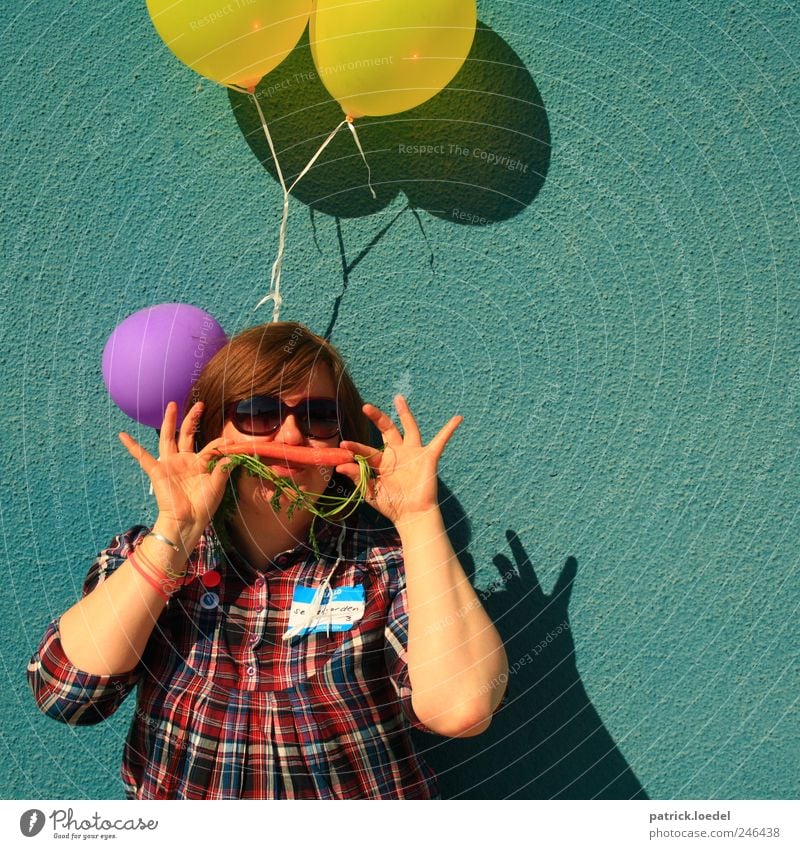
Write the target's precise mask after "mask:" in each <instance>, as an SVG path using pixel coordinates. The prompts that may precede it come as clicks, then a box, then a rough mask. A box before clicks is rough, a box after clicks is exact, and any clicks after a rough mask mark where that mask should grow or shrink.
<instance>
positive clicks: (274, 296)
mask: <svg viewBox="0 0 800 849" xmlns="http://www.w3.org/2000/svg"><path fill="white" fill-rule="evenodd" d="M259 111H260V110H259ZM345 123H346V121H342V122H341V123H340V124H339V125H338V126H337V127H336V128H335V129H334V130H332V131H331V132H330V134H329V135H328V138H326V139H325V141H324V142H323V143H322V144H321V145H320V148H319V150H318V151H317V152H316V153H315V154H314V155H313V156H312V157H311V159H310V160H309V161H308V164H307V165H306V166H305V168H303V170H302V171H301V172H300V173H299V174H298V175H297V177H295V179H294V181H293V182H292V184H291V186H289V188H288V189H287V188H286V186H285V184H284V185H283V213H282V215H281V228H280V232H279V234H278V255H277V257H276V258H275V262H274V263H273V264H272V274H271V275H270V282H269V294H268V295H265V296H264V297H263V298H262V299H261V300H260V301H259V302H258V303H257V304H256V305H255V307H254V308H253V309H254V310H257V309H258V308H259V307H260V306H261V305H262V304H265V303H266V302H267V301H272V303H273V309H272V320H273V321H278V320H279V319H280V311H281V304H282V303H283V299H282V298H281V269H282V268H283V255H284V251H285V249H286V225H287V222H288V220H289V195H290V193H291V192H292V190H293V189H294V187H295V186H296V185H297V184H298V183H299V182H300V180H302V179H303V177H305V175H306V174H307V173H308V172H309V171H310V170H311V168H312V167H313V166H314V163H315V162H316V161H317V160H318V159H319V157H320V156H321V155H322V152H323V151H324V150H325V148H326V147H327V146H328V145H329V144H330V143H331V142H332V141H333V138H334V136H335V135H336V133H338V132H339V130H341V128H342V125H343V124H345Z"/></svg>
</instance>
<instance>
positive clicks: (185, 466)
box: [119, 401, 230, 551]
mask: <svg viewBox="0 0 800 849" xmlns="http://www.w3.org/2000/svg"><path fill="white" fill-rule="evenodd" d="M202 415H203V403H202V401H198V402H197V403H196V404H195V405H194V406H193V407H192V408H191V409H190V410H189V412H188V414H187V415H186V417H185V418H184V420H183V422H182V424H181V428H180V433H179V434H178V437H177V440H176V438H175V432H176V424H177V420H178V405H177V404H176V403H175V402H174V401H170V402H169V404H168V405H167V409H166V411H165V413H164V421H163V424H162V426H161V434H160V437H159V443H158V451H159V458H158V459H156V458H155V457H153V455H152V454H150V453H149V452H148V451H146V450H145V449H144V448H142V446H141V445H139V443H138V442H137V441H136V440H135V439H134V438H133V437H132V436H130V435H129V434H127V433H125V432H124V431H123V432H121V433H120V434H119V439H120V442H122V444H123V445H124V446H125V447H126V448H127V449H128V451H129V452H130V453H131V455H132V456H133V457H134V458H135V459H136V460H138V462H139V465H140V466H141V467H142V470H143V471H144V473H145V474H146V475H147V476H148V477H149V478H150V481H151V482H152V484H153V494H154V495H155V498H156V503H157V504H158V524H159V525H161V526H171V527H174V528H175V531H176V532H177V533H178V534H180V536H181V538H182V540H183V544H184V547H185V548H186V549H187V550H188V551H191V550H192V548H193V547H194V545H195V544H196V542H197V540H199V539H200V536H201V535H202V533H203V530H204V528H205V527H206V525H208V523H209V522H210V521H211V519H212V517H213V516H214V513H216V511H217V508H218V507H219V504H220V502H221V501H222V496H223V495H224V493H225V485H226V483H227V482H228V472H227V471H226V469H227V466H228V465H229V463H230V461H229V460H228V459H227V458H225V457H223V458H222V459H221V460H220V461H219V462H218V463H217V464H216V465H215V466H214V469H213V470H212V471H211V472H209V471H208V469H207V467H208V462H209V460H211V459H212V458H213V457H214V456H215V453H214V448H215V447H216V446H217V445H219V444H221V443H222V442H223V439H222V438H221V437H220V438H218V439H212V440H211V442H209V443H208V445H206V446H205V447H204V448H203V449H201V450H200V451H199V452H195V450H194V448H195V446H194V431H195V429H196V427H197V425H198V423H199V421H200V417H201V416H202Z"/></svg>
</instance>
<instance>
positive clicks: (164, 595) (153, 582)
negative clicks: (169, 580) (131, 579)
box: [128, 552, 169, 601]
mask: <svg viewBox="0 0 800 849" xmlns="http://www.w3.org/2000/svg"><path fill="white" fill-rule="evenodd" d="M128 562H129V563H130V564H131V566H133V568H134V569H135V570H136V571H137V572H138V573H139V574H140V575H141V576H142V577H143V578H144V579H145V581H147V583H148V584H150V586H151V587H152V588H153V589H154V590H155V591H156V592H157V593H158V594H159V595H160V596H161V598H163V599H164V601H169V594H168V593H167V592H165V590H164V588H163V587H162V586H161V584H159V583H158V581H156V579H155V578H153V577H152V576H151V575H150V574H149V573H147V572H145V570H144V569H143V568H142V567H141V566H140V565H139V563H138V562H137V561H136V559H135V558H134V556H133V552H131V553H130V554H129V555H128Z"/></svg>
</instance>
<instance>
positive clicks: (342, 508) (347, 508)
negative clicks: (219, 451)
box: [208, 454, 371, 557]
mask: <svg viewBox="0 0 800 849" xmlns="http://www.w3.org/2000/svg"><path fill="white" fill-rule="evenodd" d="M222 456H226V457H227V458H228V460H229V463H228V465H227V470H228V471H229V472H230V479H229V481H228V484H227V486H226V487H225V494H224V495H223V497H222V501H221V502H220V506H219V509H218V511H217V514H216V516H215V521H214V527H215V530H216V531H217V536H218V537H219V538H220V542H222V544H223V545H225V546H226V547H227V546H229V545H230V538H229V535H228V532H227V528H226V526H225V520H226V519H229V518H230V517H231V516H233V514H234V513H235V511H236V503H237V491H236V481H237V480H238V475H239V474H241V472H242V471H244V472H246V473H247V474H249V475H250V476H251V477H260V478H262V479H263V480H266V481H269V482H270V483H271V484H273V485H274V486H275V494H274V495H273V496H272V499H271V500H270V503H271V505H272V507H273V509H274V510H275V511H276V512H279V511H280V509H281V497H282V496H283V495H287V496H289V498H290V502H289V504H288V506H287V508H286V517H287V518H288V519H291V518H292V516H293V515H294V513H295V511H296V510H308V512H309V513H311V514H312V516H313V519H312V520H311V527H310V529H309V534H308V536H309V541H310V542H311V547H312V549H313V551H314V554H315V556H317V557H319V555H320V551H319V547H318V545H317V536H316V533H315V529H314V525H315V523H316V521H317V519H330V518H332V517H334V516H335V517H336V518H337V519H346V518H347V517H348V516H351V515H352V514H353V513H354V512H355V511H356V510H357V509H358V507H359V505H360V504H361V503H362V502H363V501H364V500H365V498H366V495H367V486H368V483H369V480H370V477H371V468H370V465H369V462H368V461H367V458H366V457H362V456H361V455H360V454H355V455H354V460H355V462H356V463H357V464H358V468H359V478H358V483H357V484H356V485H355V487H354V488H353V490H352V491H351V492H348V493H346V494H344V495H342V494H336V493H329V492H322V493H312V492H304V491H303V490H301V489H300V487H299V486H298V485H297V484H296V483H295V481H293V480H291V479H290V478H284V477H281V476H280V475H277V474H275V472H273V471H272V469H270V468H269V466H267V465H265V464H264V463H263V462H262V461H261V460H260V459H259V458H258V457H254V456H253V455H251V454H227V455H222ZM222 456H220V457H215V458H213V459H212V460H210V461H209V463H208V471H209V472H210V471H211V470H212V469H213V468H214V466H216V464H217V463H218V462H219V461H220V460H221V459H222ZM337 489H339V490H340V488H337ZM218 519H219V521H218Z"/></svg>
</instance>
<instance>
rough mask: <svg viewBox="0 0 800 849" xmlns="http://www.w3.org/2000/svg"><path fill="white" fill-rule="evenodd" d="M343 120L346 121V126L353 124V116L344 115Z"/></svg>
mask: <svg viewBox="0 0 800 849" xmlns="http://www.w3.org/2000/svg"><path fill="white" fill-rule="evenodd" d="M344 120H345V121H347V123H348V124H352V123H353V116H352V115H345V116H344Z"/></svg>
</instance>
